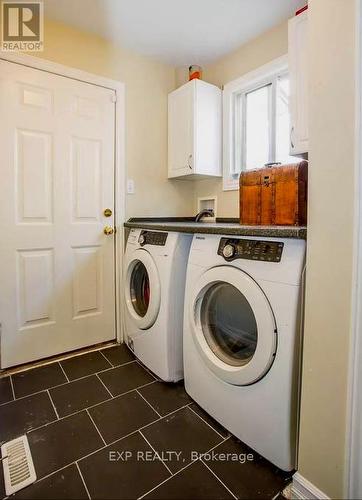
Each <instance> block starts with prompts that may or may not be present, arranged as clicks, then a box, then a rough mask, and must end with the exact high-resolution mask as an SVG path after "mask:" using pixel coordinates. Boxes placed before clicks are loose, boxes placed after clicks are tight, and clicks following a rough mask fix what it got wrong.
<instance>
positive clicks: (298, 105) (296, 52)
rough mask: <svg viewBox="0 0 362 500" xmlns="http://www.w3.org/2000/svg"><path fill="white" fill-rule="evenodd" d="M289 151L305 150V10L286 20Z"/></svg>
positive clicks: (306, 110) (306, 79)
mask: <svg viewBox="0 0 362 500" xmlns="http://www.w3.org/2000/svg"><path fill="white" fill-rule="evenodd" d="M288 32H289V49H288V52H289V73H290V115H291V120H290V154H291V155H297V154H302V153H307V152H308V10H306V11H304V12H302V13H301V14H299V15H298V16H295V17H294V18H292V19H290V20H289V29H288Z"/></svg>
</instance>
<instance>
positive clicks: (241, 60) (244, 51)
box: [176, 22, 288, 217]
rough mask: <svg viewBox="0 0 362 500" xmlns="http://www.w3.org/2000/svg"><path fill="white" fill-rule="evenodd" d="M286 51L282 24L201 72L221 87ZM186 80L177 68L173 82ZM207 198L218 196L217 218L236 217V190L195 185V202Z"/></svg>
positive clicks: (285, 31)
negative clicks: (203, 197)
mask: <svg viewBox="0 0 362 500" xmlns="http://www.w3.org/2000/svg"><path fill="white" fill-rule="evenodd" d="M287 52H288V24H287V22H284V23H283V24H281V25H279V26H276V27H275V28H273V29H271V30H269V31H267V32H266V33H264V34H263V35H261V36H259V37H258V38H255V39H254V40H252V41H250V42H249V43H247V44H245V45H243V46H241V47H240V48H239V49H237V50H236V51H235V52H232V53H231V54H228V55H227V56H225V57H223V58H222V59H220V60H219V61H217V62H216V63H214V64H211V65H209V66H206V67H205V68H204V71H203V79H204V80H205V81H207V82H210V83H213V84H215V85H218V86H220V87H221V86H222V85H224V84H225V83H227V82H230V81H231V80H235V79H236V78H238V77H240V76H242V75H244V74H245V73H248V72H249V71H252V70H254V69H256V68H258V67H259V66H262V65H263V64H266V63H267V62H269V61H272V60H273V59H276V58H277V57H280V56H282V55H284V54H287ZM186 77H187V72H186V71H185V69H184V68H179V69H178V71H177V72H176V83H177V84H178V85H181V84H182V83H184V82H185V78H186ZM210 195H216V196H217V203H218V207H217V215H218V216H219V217H238V216H239V193H238V191H223V189H222V180H221V179H218V180H201V181H197V182H196V183H195V198H196V199H197V197H202V196H210Z"/></svg>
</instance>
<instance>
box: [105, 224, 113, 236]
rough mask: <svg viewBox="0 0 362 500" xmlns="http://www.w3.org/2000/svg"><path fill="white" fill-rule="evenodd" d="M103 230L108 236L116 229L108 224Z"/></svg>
mask: <svg viewBox="0 0 362 500" xmlns="http://www.w3.org/2000/svg"><path fill="white" fill-rule="evenodd" d="M103 232H104V234H105V235H106V236H110V235H111V234H113V233H114V229H113V227H111V226H106V227H105V228H104V229H103Z"/></svg>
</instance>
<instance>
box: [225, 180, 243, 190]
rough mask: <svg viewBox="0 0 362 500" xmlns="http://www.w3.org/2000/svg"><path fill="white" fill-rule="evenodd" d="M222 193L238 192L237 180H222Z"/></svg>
mask: <svg viewBox="0 0 362 500" xmlns="http://www.w3.org/2000/svg"><path fill="white" fill-rule="evenodd" d="M222 189H223V191H239V179H231V178H225V177H224V179H223V187H222Z"/></svg>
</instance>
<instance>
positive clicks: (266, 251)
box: [217, 238, 284, 262]
mask: <svg viewBox="0 0 362 500" xmlns="http://www.w3.org/2000/svg"><path fill="white" fill-rule="evenodd" d="M283 247H284V243H281V242H279V241H261V240H246V239H242V240H241V239H237V238H221V240H220V243H219V248H218V251H217V253H218V255H221V256H222V257H224V259H225V260H227V261H228V262H231V261H233V260H235V259H247V260H261V261H265V262H280V260H281V258H282V253H283Z"/></svg>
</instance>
